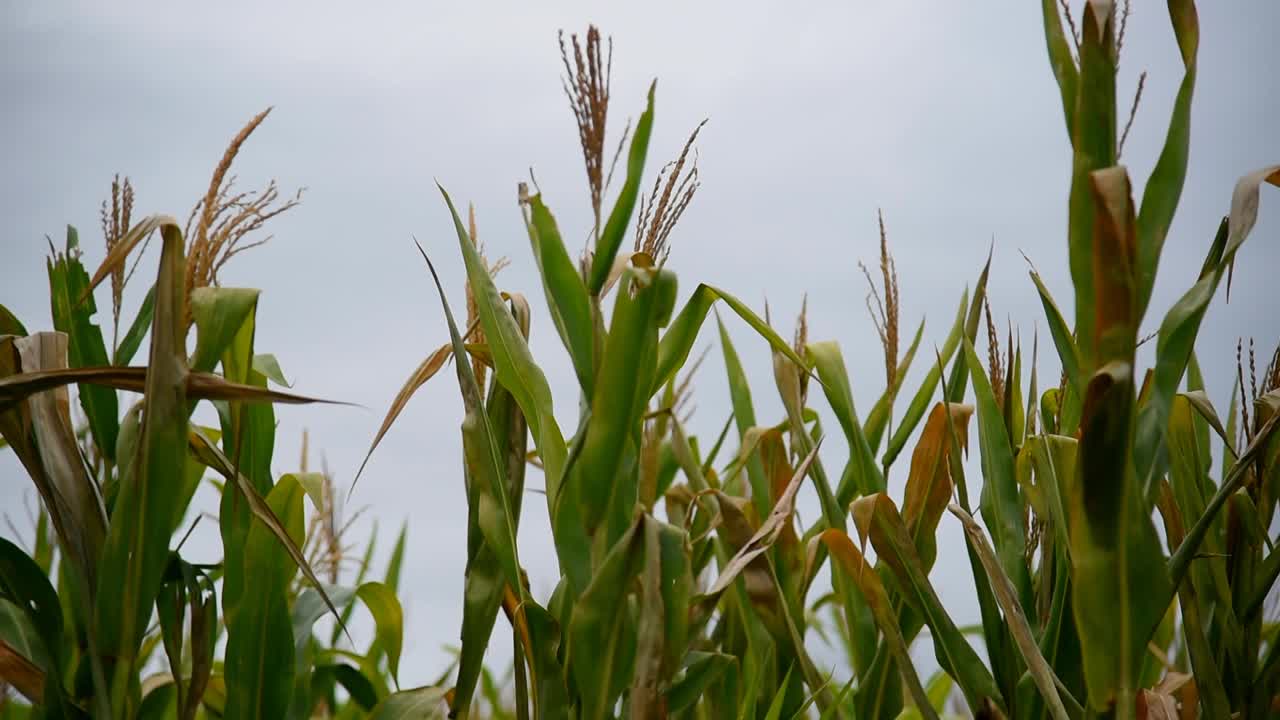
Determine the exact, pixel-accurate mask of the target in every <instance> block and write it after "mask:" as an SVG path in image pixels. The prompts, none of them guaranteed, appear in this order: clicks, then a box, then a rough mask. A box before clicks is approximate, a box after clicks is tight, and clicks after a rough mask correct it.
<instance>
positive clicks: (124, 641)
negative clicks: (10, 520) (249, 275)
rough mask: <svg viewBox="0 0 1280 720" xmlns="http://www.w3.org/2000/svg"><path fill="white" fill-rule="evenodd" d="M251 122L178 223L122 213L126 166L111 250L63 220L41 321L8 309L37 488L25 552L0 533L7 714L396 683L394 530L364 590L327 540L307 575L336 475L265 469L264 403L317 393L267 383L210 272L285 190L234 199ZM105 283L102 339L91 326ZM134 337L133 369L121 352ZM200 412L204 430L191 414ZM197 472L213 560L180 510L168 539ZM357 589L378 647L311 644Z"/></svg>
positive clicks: (7, 342) (128, 191)
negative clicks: (153, 243)
mask: <svg viewBox="0 0 1280 720" xmlns="http://www.w3.org/2000/svg"><path fill="white" fill-rule="evenodd" d="M265 117H266V113H265V112H264V113H262V114H261V115H259V116H257V117H255V118H254V119H253V120H252V121H251V122H250V123H249V124H248V125H247V126H246V127H245V128H244V130H242V131H241V133H240V134H239V135H238V136H237V137H236V138H235V139H234V140H233V141H232V143H231V145H230V147H229V148H228V149H227V151H226V154H225V155H224V157H223V159H222V162H221V163H220V164H219V165H218V168H217V170H216V171H215V173H214V176H213V179H212V181H211V183H210V186H209V190H208V193H207V194H206V195H205V196H204V197H203V199H202V200H201V201H200V202H199V203H198V204H197V205H196V207H195V209H194V210H193V211H192V213H191V216H190V219H189V221H188V223H187V226H186V229H185V230H184V229H183V227H182V226H180V225H179V224H178V223H177V221H175V220H174V219H173V218H170V217H167V216H163V215H153V216H150V217H147V218H145V219H143V220H141V221H140V222H137V223H136V224H135V223H133V222H132V217H131V216H132V210H133V204H134V194H133V188H132V184H131V183H130V182H129V181H128V180H127V179H126V180H125V181H124V182H123V183H121V182H119V180H117V182H116V183H114V184H113V186H112V193H111V199H110V201H109V202H107V203H104V205H103V231H104V235H105V236H106V246H107V248H106V257H105V259H104V260H103V262H102V263H101V265H100V267H99V268H98V269H97V270H96V272H94V273H93V275H92V276H90V274H89V273H88V272H87V270H86V267H85V265H84V263H83V248H82V247H81V245H80V243H79V234H78V233H77V231H76V230H75V229H74V228H70V227H69V228H68V230H67V237H66V243H65V245H64V246H63V249H62V250H61V251H55V250H53V249H52V247H51V253H52V255H51V257H50V258H49V264H48V273H49V286H50V298H51V305H52V316H53V326H54V329H53V330H51V331H43V332H28V331H27V329H26V328H25V327H24V326H23V324H22V323H21V322H20V321H19V320H18V318H16V317H14V315H13V314H12V313H11V312H9V311H8V310H7V309H5V308H4V307H3V306H0V434H2V435H3V438H4V441H5V444H6V445H7V447H8V449H9V450H10V451H12V452H13V453H14V454H15V455H16V456H17V459H18V460H19V461H20V462H21V464H22V466H23V468H24V469H25V470H26V472H27V474H28V475H29V477H30V479H31V482H32V483H33V485H34V486H35V488H36V490H37V491H38V493H39V497H40V510H39V512H38V514H37V518H38V519H37V521H36V528H35V538H34V543H33V548H32V550H31V551H30V553H28V552H26V551H24V550H23V549H22V548H20V547H19V546H18V545H16V544H15V543H14V542H11V541H9V540H4V539H0V679H2V680H3V682H4V683H5V684H6V688H7V687H12V688H13V689H14V690H15V691H16V692H17V693H18V694H19V695H21V696H22V697H24V698H25V700H26V701H28V702H29V703H31V705H30V706H26V705H23V706H20V705H18V704H16V703H11V702H8V701H7V700H5V699H4V698H0V717H5V718H19V717H41V718H81V717H93V718H101V719H103V720H105V719H107V718H135V717H139V718H197V717H200V718H210V717H224V716H225V717H237V718H284V717H298V718H308V717H311V716H312V714H313V710H314V709H315V708H318V707H324V708H325V709H326V710H327V711H329V712H334V713H345V716H355V717H360V716H363V715H364V714H365V710H368V709H369V708H372V707H373V706H374V705H375V704H376V703H377V702H378V701H379V700H380V699H381V698H382V697H386V696H388V695H389V694H390V693H391V690H392V686H393V685H394V682H395V678H396V671H397V664H398V659H399V649H400V643H401V624H402V622H401V613H400V606H399V603H398V601H397V600H396V598H395V594H394V587H395V585H396V583H397V577H398V573H399V570H398V567H399V562H400V561H399V557H400V555H402V553H403V540H402V541H401V543H400V547H399V549H398V551H397V553H396V554H395V555H394V556H393V560H392V568H390V569H389V571H388V575H387V577H386V582H364V581H363V580H364V577H363V576H364V574H365V572H366V570H365V569H367V566H368V560H367V557H366V561H365V563H364V564H363V566H362V567H363V568H364V569H362V570H361V571H360V578H359V580H358V582H357V586H356V587H354V588H350V589H348V588H345V587H342V586H340V585H338V584H337V581H338V573H337V564H336V563H337V562H338V560H337V559H335V558H334V557H333V553H332V552H329V553H327V554H321V553H315V554H313V558H315V559H316V560H317V563H316V565H317V566H323V563H321V562H320V561H321V560H325V561H326V562H330V563H333V564H332V568H331V570H330V571H329V572H328V576H327V580H328V582H323V581H321V579H320V578H319V577H317V575H316V572H315V570H314V569H313V566H312V563H310V562H308V560H307V558H306V556H305V555H304V553H303V549H304V548H305V547H307V543H308V539H307V537H306V534H305V533H304V515H303V507H304V498H305V497H307V496H310V497H311V498H312V502H313V503H314V504H315V505H316V507H317V508H318V512H319V513H320V515H322V516H324V517H327V518H328V519H330V520H332V517H333V512H332V503H331V501H330V500H329V499H328V498H330V497H331V496H332V493H331V492H327V490H328V489H329V487H330V485H329V483H328V481H327V480H326V477H325V476H324V475H323V474H321V473H308V472H299V473H291V474H286V475H283V476H281V477H272V475H271V472H270V467H271V465H270V463H271V459H272V450H273V445H274V441H275V432H276V427H275V419H274V412H273V410H272V404H273V403H310V402H316V401H315V400H313V399H311V398H308V397H305V396H301V395H297V394H293V393H290V392H285V391H283V390H278V389H275V388H272V387H270V385H284V384H285V381H284V376H283V374H282V373H281V371H280V367H279V363H278V362H277V361H276V359H275V357H274V356H272V355H270V354H264V353H260V352H258V350H257V348H258V343H257V338H256V337H255V316H256V312H257V307H258V301H259V296H260V293H259V291H257V290H252V289H240V288H227V287H221V286H220V283H219V281H218V278H219V272H220V270H222V269H223V267H224V266H225V264H226V262H227V261H228V260H229V259H230V258H232V257H233V256H235V255H237V254H238V253H239V252H240V251H242V250H245V249H248V248H249V247H252V246H253V245H254V244H255V243H256V242H260V241H259V240H256V239H255V238H256V237H257V235H256V233H257V231H258V230H260V228H261V227H262V225H263V223H264V222H266V221H267V220H269V219H270V218H271V217H273V216H275V215H277V214H279V213H281V212H284V211H286V210H289V209H290V208H292V207H293V206H294V205H295V204H296V203H297V198H296V197H295V198H293V199H289V200H281V199H280V198H279V193H278V190H277V188H276V185H275V183H274V182H272V183H271V184H269V185H268V186H267V187H266V188H265V189H264V190H262V191H251V192H241V191H236V190H233V187H232V180H230V179H229V176H228V170H229V168H230V165H231V162H232V160H233V159H234V157H235V156H236V154H237V152H238V150H239V148H240V146H241V145H242V144H243V143H244V141H245V140H246V139H247V138H248V136H249V134H250V133H252V132H253V130H254V129H255V128H256V127H257V126H258V124H259V123H261V122H262V120H263V119H264V118H265ZM153 237H154V238H155V239H157V240H158V242H159V246H160V247H159V259H158V267H157V269H156V275H155V281H154V284H153V285H152V286H151V288H150V290H149V291H148V292H147V294H146V297H145V300H144V301H143V303H142V305H141V307H140V309H139V310H138V313H137V316H136V318H135V319H134V320H133V321H132V322H131V323H130V324H129V325H128V326H127V328H125V332H124V334H123V336H121V335H120V329H121V327H120V317H121V301H122V297H123V294H124V289H125V286H126V284H127V283H128V281H129V279H130V277H132V274H133V269H136V268H137V267H138V260H137V258H141V257H142V252H143V251H144V250H145V243H147V242H149V240H150V239H151V238H153ZM131 255H132V256H133V257H134V258H135V260H134V263H133V265H132V268H133V269H129V265H128V260H129V258H130V257H131ZM108 279H109V280H110V282H109V283H108V282H107V281H108ZM103 285H108V286H109V288H110V297H111V320H112V325H113V329H112V333H111V344H110V345H108V344H107V342H106V336H105V333H104V332H103V329H102V327H101V326H100V325H99V324H98V320H96V319H95V314H97V311H98V306H97V304H96V300H95V290H97V289H98V288H99V287H100V286H103ZM192 336H193V337H192ZM148 338H149V355H148V358H147V360H146V363H145V365H131V363H132V362H133V361H134V358H135V356H136V355H137V353H138V352H139V351H140V350H141V349H142V348H143V346H144V343H146V342H147V341H148ZM189 338H190V339H189ZM218 370H220V372H215V371H218ZM73 384H74V385H76V387H77V396H78V400H79V406H80V410H81V411H82V413H83V417H84V421H83V422H82V423H77V422H75V421H74V420H73V417H72V414H71V401H70V392H69V389H68V387H67V386H68V385H73ZM206 403H207V404H208V406H211V408H212V409H213V410H214V412H215V414H216V418H217V425H216V426H214V427H207V426H204V425H202V424H200V422H199V421H198V419H197V418H198V416H196V415H194V414H193V413H195V412H196V411H197V410H198V409H201V408H203V407H206ZM122 411H123V412H122ZM303 464H304V466H305V458H304V461H303ZM210 471H212V474H213V477H212V478H209V479H208V480H206V479H205V476H206V474H207V473H209V472H210ZM204 482H208V483H210V484H212V485H214V486H215V487H216V488H217V489H218V490H219V491H220V493H221V504H220V506H219V508H218V509H217V514H216V521H217V523H218V526H219V530H220V535H221V540H222V550H223V556H222V560H221V562H218V563H216V564H212V565H209V564H195V563H192V562H189V561H187V560H186V559H184V557H183V551H182V546H183V542H184V541H185V538H186V537H187V535H188V534H189V533H190V532H191V529H192V527H193V525H194V523H193V524H192V527H188V529H187V530H186V531H185V533H184V534H182V535H181V536H179V535H178V532H179V531H180V530H182V525H183V524H184V518H186V517H187V516H188V515H193V516H195V518H196V521H198V520H199V517H200V515H202V514H204V513H202V512H201V510H200V509H199V508H197V507H195V506H194V505H193V502H192V500H193V496H194V495H195V492H196V489H197V487H198V486H199V485H200V484H201V483H204ZM340 530H341V528H337V527H335V526H334V525H333V523H332V522H330V523H328V524H326V523H321V522H313V523H312V532H311V535H312V536H313V537H317V536H324V537H327V538H329V539H330V540H331V541H332V542H331V543H330V545H332V544H333V542H337V539H336V537H337V535H339V534H340ZM16 539H17V538H15V540H16ZM299 573H301V577H300V578H299V577H298V576H299ZM356 599H359V600H361V601H362V602H363V604H364V605H366V606H367V607H368V608H369V610H370V611H371V613H372V615H373V617H374V620H375V626H376V633H375V635H376V638H375V640H374V643H373V646H372V647H371V648H370V649H369V650H368V651H366V652H363V653H360V652H355V651H352V650H347V649H345V643H342V644H341V645H340V643H339V640H340V638H338V637H337V636H336V635H335V636H334V637H333V638H331V639H327V640H326V641H325V642H321V641H320V640H319V638H318V637H317V636H316V634H315V633H313V630H312V625H313V623H315V622H316V621H317V620H318V619H319V618H320V617H321V616H322V615H324V614H326V613H330V614H332V615H333V616H334V618H335V619H337V621H338V622H337V626H338V627H339V628H343V629H344V637H345V622H346V620H347V619H348V618H350V616H351V614H352V603H353V602H355V600H356ZM337 685H341V686H342V687H343V688H345V692H343V693H342V702H341V703H340V702H339V701H338V697H337V696H336V693H335V691H334V687H335V686H337ZM4 695H6V696H7V695H8V692H7V690H6V692H5V693H4Z"/></svg>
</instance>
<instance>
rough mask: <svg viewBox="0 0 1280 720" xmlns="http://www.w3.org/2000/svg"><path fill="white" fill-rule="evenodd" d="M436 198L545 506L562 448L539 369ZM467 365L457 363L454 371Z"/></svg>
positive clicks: (462, 231) (485, 271) (458, 224)
mask: <svg viewBox="0 0 1280 720" xmlns="http://www.w3.org/2000/svg"><path fill="white" fill-rule="evenodd" d="M440 194H441V195H443V196H444V200H445V204H446V205H448V207H449V212H450V214H451V215H452V216H453V224H454V229H455V230H456V231H457V235H458V245H459V247H460V248H461V250H462V258H463V260H464V262H465V265H466V268H467V282H468V283H470V286H471V291H472V293H473V294H474V295H475V298H476V309H477V310H478V313H479V315H480V324H481V326H482V327H483V328H484V335H485V338H487V339H488V341H489V348H490V351H491V352H492V353H493V361H494V370H495V372H496V373H497V376H498V381H499V382H501V383H502V385H503V387H505V388H507V390H509V391H510V392H511V394H512V395H513V396H515V399H516V403H518V404H519V405H520V410H521V411H522V412H523V413H524V416H525V419H526V420H527V421H528V423H529V430H530V432H532V433H533V440H534V443H536V444H537V446H538V455H539V457H541V458H542V464H543V468H544V469H545V473H546V477H547V499H548V502H551V501H552V500H553V499H554V498H555V495H556V492H557V490H558V486H559V483H560V480H561V477H562V474H563V468H564V460H565V454H566V448H565V443H564V437H563V436H562V435H561V433H560V427H559V426H558V425H557V424H556V420H555V414H554V412H553V409H552V405H551V389H550V386H549V385H548V384H547V378H546V376H545V375H543V373H542V369H541V368H539V367H538V364H537V362H536V361H535V360H534V359H533V354H532V353H530V352H529V345H528V343H527V342H526V341H525V339H524V335H523V334H522V333H521V331H520V328H519V327H518V326H517V325H516V322H515V320H514V319H513V318H512V316H511V313H510V312H509V311H508V310H507V307H506V304H505V303H504V302H503V301H502V296H501V295H500V294H499V293H498V289H497V287H495V286H494V284H493V278H492V277H491V276H490V273H489V268H488V266H487V265H486V264H485V262H484V260H483V259H482V258H481V257H480V252H479V250H477V249H476V246H475V244H474V243H473V242H472V240H471V238H470V236H469V235H468V234H467V230H466V228H465V227H464V226H463V224H462V219H461V218H460V217H458V212H457V210H456V209H455V208H454V206H453V200H451V199H450V198H449V194H448V193H447V192H445V190H444V188H443V187H440ZM442 294H443V293H442ZM461 344H462V343H461V337H460V336H459V338H458V339H457V340H456V341H455V342H454V355H455V356H456V357H463V356H464V354H465V353H464V352H463V351H462V348H461V347H460V346H461ZM467 364H468V363H462V362H460V363H458V367H459V368H461V367H462V366H463V365H467Z"/></svg>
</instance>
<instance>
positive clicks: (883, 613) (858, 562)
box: [809, 530, 938, 720]
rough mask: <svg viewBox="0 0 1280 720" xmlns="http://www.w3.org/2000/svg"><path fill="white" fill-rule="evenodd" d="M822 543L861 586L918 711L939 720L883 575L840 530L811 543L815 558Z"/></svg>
mask: <svg viewBox="0 0 1280 720" xmlns="http://www.w3.org/2000/svg"><path fill="white" fill-rule="evenodd" d="M818 543H821V544H823V545H825V546H826V547H827V549H828V551H829V552H830V553H831V557H833V558H835V559H836V560H837V561H838V563H839V566H840V569H841V571H842V572H844V573H845V575H846V576H847V577H849V578H850V579H851V580H853V581H854V582H855V583H856V584H857V585H858V588H859V589H860V590H861V591H862V595H863V597H865V598H866V600H867V604H868V605H870V606H871V613H872V615H873V616H874V617H875V620H876V625H878V626H879V627H880V632H881V633H883V634H884V640H885V642H886V643H887V647H888V650H889V652H890V653H891V654H892V655H893V657H894V660H895V661H896V664H897V666H898V670H899V671H900V672H901V674H902V680H903V682H904V683H905V684H906V686H907V689H908V691H910V693H911V697H912V699H913V700H914V701H915V703H916V707H917V708H918V709H919V710H920V712H921V714H922V715H924V717H925V718H931V719H932V720H938V715H937V713H935V712H934V711H933V706H932V705H931V704H930V703H929V696H928V695H927V694H926V693H925V691H924V686H922V685H921V684H920V676H919V675H917V674H916V671H915V666H914V665H913V664H912V662H911V653H910V652H909V650H908V648H907V643H906V641H904V640H903V638H902V632H901V630H900V629H899V627H898V619H897V617H896V615H895V613H894V611H893V606H892V605H891V604H890V602H889V595H888V593H887V592H886V591H885V588H884V585H883V584H881V581H880V575H879V574H877V573H876V571H875V569H874V568H872V567H871V565H869V564H868V563H867V561H866V558H864V557H863V556H862V553H861V552H859V551H858V547H857V545H855V544H854V542H853V541H852V540H851V539H849V536H848V535H846V534H845V533H843V532H841V531H839V530H824V531H823V532H822V533H821V534H820V535H818V536H816V537H814V538H813V539H812V540H810V541H809V554H810V555H811V556H812V555H813V554H814V552H815V551H816V550H817V547H816V546H817V544H818ZM870 706H871V707H875V708H878V707H880V705H879V703H878V702H876V701H874V700H873V701H872V702H871V704H870Z"/></svg>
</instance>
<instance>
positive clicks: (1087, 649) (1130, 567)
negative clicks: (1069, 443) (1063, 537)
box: [1064, 361, 1172, 709]
mask: <svg viewBox="0 0 1280 720" xmlns="http://www.w3.org/2000/svg"><path fill="white" fill-rule="evenodd" d="M1131 373H1132V370H1131V367H1130V366H1129V365H1127V364H1125V363H1121V362H1118V361H1116V362H1112V363H1110V364H1108V365H1107V366H1105V367H1103V368H1102V369H1101V370H1099V371H1098V373H1097V374H1096V375H1095V376H1094V378H1093V380H1092V381H1090V383H1089V387H1088V390H1087V393H1086V396H1085V403H1084V416H1083V418H1082V420H1081V426H1080V427H1081V438H1080V444H1079V451H1078V456H1079V457H1078V460H1077V463H1076V467H1077V470H1076V477H1075V478H1074V481H1073V482H1072V483H1071V484H1070V485H1069V486H1068V489H1067V492H1065V493H1064V498H1065V500H1066V503H1065V510H1066V513H1067V523H1068V531H1069V536H1070V543H1071V561H1072V577H1071V583H1072V609H1073V611H1074V614H1075V621H1076V626H1077V628H1078V631H1079V635H1080V644H1081V648H1082V650H1083V653H1084V655H1083V657H1084V675H1085V680H1086V684H1087V686H1088V689H1089V703H1090V705H1091V706H1092V707H1093V708H1095V709H1102V708H1105V707H1108V706H1110V705H1111V704H1112V703H1120V704H1124V705H1128V704H1130V703H1132V702H1133V701H1134V693H1135V692H1136V691H1137V687H1136V683H1137V672H1138V670H1139V664H1140V663H1141V661H1142V660H1143V658H1144V657H1145V655H1146V647H1147V640H1148V638H1149V637H1150V634H1151V632H1152V631H1153V630H1154V629H1155V627H1156V625H1157V624H1158V622H1159V621H1160V619H1161V618H1163V617H1164V614H1165V611H1166V610H1167V608H1168V606H1169V601H1170V600H1171V599H1172V586H1171V584H1170V578H1169V573H1168V571H1167V570H1166V569H1165V567H1164V556H1163V555H1162V554H1161V552H1160V547H1159V540H1158V538H1157V536H1156V533H1155V528H1154V526H1153V525H1152V523H1151V517H1150V514H1149V511H1147V510H1144V502H1143V499H1142V498H1141V497H1140V493H1139V489H1138V487H1137V484H1136V482H1135V479H1134V477H1133V475H1132V472H1131V471H1129V470H1128V464H1127V463H1126V462H1125V461H1124V459H1125V458H1126V457H1128V450H1129V442H1130V427H1131V425H1132V413H1133V404H1134V390H1133V378H1132V374H1131Z"/></svg>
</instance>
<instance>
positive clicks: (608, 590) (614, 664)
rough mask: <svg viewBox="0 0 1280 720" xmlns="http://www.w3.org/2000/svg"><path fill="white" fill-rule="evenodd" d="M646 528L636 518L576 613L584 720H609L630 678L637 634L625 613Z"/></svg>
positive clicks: (573, 654) (572, 628)
mask: <svg viewBox="0 0 1280 720" xmlns="http://www.w3.org/2000/svg"><path fill="white" fill-rule="evenodd" d="M642 527H643V522H642V521H641V518H637V521H636V522H634V523H632V525H631V527H630V528H628V529H627V531H626V532H625V533H624V534H623V535H622V537H621V538H620V539H619V540H618V542H617V543H616V544H615V545H614V546H613V547H612V548H611V549H610V550H609V554H608V555H607V556H606V557H605V558H604V561H603V562H602V563H601V565H600V567H599V568H598V569H597V570H596V573H595V575H594V576H593V577H592V579H591V583H590V584H589V585H588V586H587V587H586V589H585V590H583V592H582V596H581V597H580V598H578V601H577V603H575V604H574V607H573V612H572V620H571V621H570V624H569V643H570V645H569V661H568V666H569V670H570V672H571V673H572V674H573V678H574V681H575V683H576V685H577V688H578V692H579V693H580V695H581V702H582V704H581V712H582V717H583V718H585V719H586V720H600V719H602V718H606V717H609V716H610V713H611V711H612V708H613V705H614V703H615V702H617V699H618V696H619V695H620V694H621V693H622V690H623V688H625V687H626V682H627V680H628V679H629V678H630V677H631V670H632V664H633V663H634V661H635V657H634V655H633V654H631V653H633V652H634V643H635V642H636V639H635V633H636V628H635V626H634V625H633V624H632V623H631V622H629V621H628V620H627V619H626V618H625V617H624V613H625V612H626V598H627V595H628V594H629V593H628V588H629V586H630V584H631V580H632V579H633V578H635V576H636V575H637V574H638V573H639V572H640V570H641V568H642V567H643V564H644V550H645V548H644V533H643V531H642ZM628 650H630V652H628Z"/></svg>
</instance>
